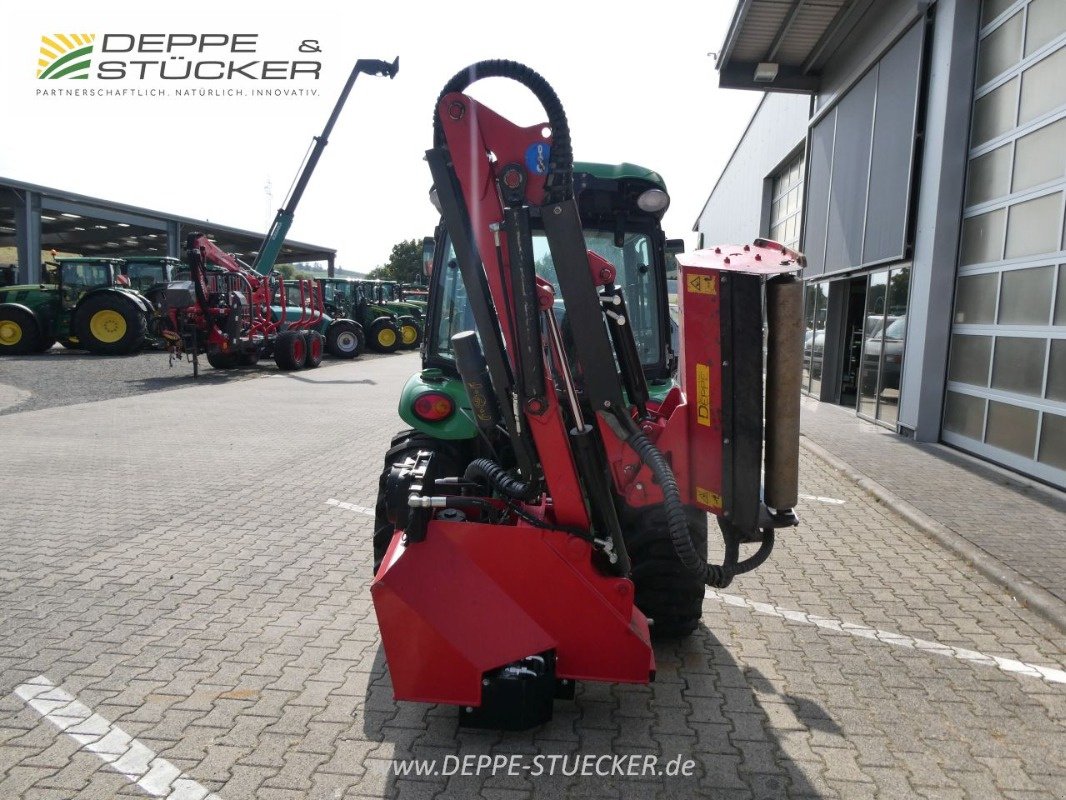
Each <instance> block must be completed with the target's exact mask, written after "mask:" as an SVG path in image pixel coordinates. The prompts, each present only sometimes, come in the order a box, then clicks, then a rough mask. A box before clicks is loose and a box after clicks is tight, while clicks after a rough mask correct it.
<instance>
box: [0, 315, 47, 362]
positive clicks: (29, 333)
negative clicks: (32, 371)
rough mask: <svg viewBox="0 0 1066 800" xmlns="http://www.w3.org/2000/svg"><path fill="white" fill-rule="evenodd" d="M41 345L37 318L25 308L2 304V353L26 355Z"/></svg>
mask: <svg viewBox="0 0 1066 800" xmlns="http://www.w3.org/2000/svg"><path fill="white" fill-rule="evenodd" d="M40 346H41V329H40V326H39V325H38V324H37V318H36V317H34V315H33V314H32V313H30V312H28V311H26V310H25V309H23V308H18V307H16V306H0V355H10V356H24V355H28V354H29V353H36V352H38V351H39V350H40Z"/></svg>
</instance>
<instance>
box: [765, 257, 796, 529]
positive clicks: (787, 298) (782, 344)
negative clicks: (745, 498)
mask: <svg viewBox="0 0 1066 800" xmlns="http://www.w3.org/2000/svg"><path fill="white" fill-rule="evenodd" d="M766 321H767V327H768V336H767V343H766V451H765V453H766V454H765V467H766V477H765V485H764V498H765V503H766V505H768V506H769V507H770V508H772V509H774V510H775V511H777V512H781V511H787V510H789V509H792V508H795V506H796V504H797V503H798V502H799V435H800V388H801V385H802V372H803V281H802V280H800V279H799V278H797V277H796V276H794V275H779V276H777V277H774V278H771V279H769V280H768V281H767V282H766Z"/></svg>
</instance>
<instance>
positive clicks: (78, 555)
mask: <svg viewBox="0 0 1066 800" xmlns="http://www.w3.org/2000/svg"><path fill="white" fill-rule="evenodd" d="M415 366H416V358H415V357H414V356H403V357H393V358H387V359H377V360H373V361H366V362H355V363H351V364H341V365H338V366H335V367H332V368H330V369H328V370H319V371H318V372H317V373H311V374H305V373H300V374H289V375H277V376H274V377H264V378H261V379H258V380H248V381H239V382H235V383H226V384H216V385H209V384H201V385H199V386H195V387H187V388H183V389H180V390H175V391H168V392H158V393H153V394H149V395H144V396H139V397H126V398H119V399H114V400H109V401H105V402H97V403H89V404H83V405H78V406H71V407H68V408H64V409H45V410H38V411H29V412H25V413H18V414H12V415H8V416H5V417H3V418H0V441H2V442H3V443H4V447H3V458H2V459H0V480H2V485H3V487H4V490H3V492H2V494H0V531H2V533H0V798H4V800H7V798H28V799H29V798H33V799H34V800H46V799H48V800H52V799H58V798H112V797H145V796H155V797H169V798H171V800H179V798H184V799H185V800H187V799H188V798H194V799H195V800H202V798H203V797H204V796H205V795H206V794H207V793H208V791H210V792H213V793H217V796H218V797H221V798H225V800H237V799H238V798H257V799H258V798H262V800H289V799H290V798H291V799H292V800H295V799H296V798H317V799H320V800H336V799H337V798H355V797H403V798H408V797H410V798H423V797H426V798H428V797H434V796H436V797H448V798H457V797H484V798H490V799H492V800H512V799H513V800H519V798H525V797H545V798H563V797H570V796H580V797H586V796H587V797H613V798H618V797H642V798H643V797H659V798H670V800H681V798H690V797H691V798H694V797H711V798H716V799H717V798H740V797H745V798H758V799H759V800H762V798H779V797H840V798H849V799H850V798H862V797H879V798H914V797H937V798H1018V799H1020V798H1026V799H1029V798H1055V797H1062V796H1063V793H1064V787H1066V736H1064V735H1063V733H1064V731H1063V725H1064V723H1066V683H1064V682H1063V681H1066V672H1062V671H1061V670H1062V668H1063V666H1064V665H1066V652H1064V647H1063V641H1062V638H1061V636H1059V635H1058V634H1057V633H1056V631H1055V630H1054V629H1053V628H1051V627H1050V625H1049V624H1048V623H1046V622H1044V621H1043V620H1042V619H1040V618H1038V617H1036V616H1034V615H1032V614H1031V613H1030V612H1028V611H1026V610H1024V609H1020V608H1018V607H1017V606H1016V605H1014V604H1012V603H1011V602H1010V601H1009V600H1008V599H1007V598H1005V597H1004V595H1003V593H1002V592H1001V591H999V590H998V589H997V588H996V587H994V586H993V585H991V584H990V583H989V582H988V581H986V580H985V579H984V578H982V577H981V576H980V575H978V574H976V573H975V572H974V571H973V570H971V569H970V568H969V567H967V566H966V565H965V564H963V563H962V562H960V561H959V560H958V559H956V558H955V557H954V556H951V555H950V554H948V553H947V552H946V551H944V550H943V549H941V548H939V547H938V546H936V545H935V544H934V543H932V542H931V541H930V540H929V539H928V538H927V537H926V536H924V535H923V534H920V533H918V532H916V531H915V530H913V529H911V528H909V527H908V526H907V525H906V524H904V523H902V522H901V521H900V520H899V519H898V518H896V517H895V516H893V515H892V514H891V513H890V512H889V511H887V510H886V509H885V508H884V507H883V506H880V505H879V504H877V503H875V502H874V501H873V500H872V499H871V498H870V497H869V495H867V494H866V493H865V492H862V491H860V490H859V489H857V488H856V487H855V486H854V485H853V484H851V483H849V482H847V481H846V480H845V479H843V478H842V477H841V476H840V474H839V473H837V472H835V471H833V470H831V469H829V468H827V467H826V466H825V465H824V464H823V463H822V462H820V461H818V460H815V459H814V458H813V457H811V456H809V455H808V454H805V455H804V459H803V473H802V480H803V488H802V491H803V492H804V494H805V495H807V496H808V501H807V503H806V504H805V506H804V507H803V509H802V513H803V517H804V525H803V526H802V527H801V528H800V529H798V530H797V531H795V532H791V533H789V534H787V535H786V536H785V537H784V538H783V541H782V543H781V545H780V547H779V550H778V551H777V552H776V553H775V555H774V557H773V559H772V560H771V562H770V563H768V564H767V565H766V566H764V567H763V568H762V569H761V570H759V571H758V572H756V573H753V574H752V575H750V576H745V577H743V578H742V579H740V580H739V581H738V582H737V583H736V584H735V585H734V586H732V587H730V589H728V590H726V591H725V592H722V593H712V594H710V595H709V596H708V598H707V600H706V603H705V614H704V622H705V627H704V628H702V629H701V630H700V631H699V633H698V634H697V635H695V636H694V637H692V638H691V639H689V640H688V641H686V642H685V643H683V644H677V645H674V646H668V647H660V648H659V649H658V652H657V659H658V664H659V674H658V680H657V682H656V683H655V684H654V685H652V686H650V687H620V686H602V685H586V686H582V687H581V688H580V690H579V694H578V697H577V699H576V700H575V701H574V702H572V703H559V704H557V708H556V718H555V720H554V721H553V722H552V723H550V724H548V725H546V726H543V727H542V728H540V729H537V730H535V731H531V732H527V733H522V734H493V733H485V732H469V731H458V730H457V729H456V724H455V716H454V713H453V711H452V710H451V709H447V708H439V707H432V706H422V705H415V704H402V705H398V704H396V703H395V702H394V701H393V700H392V698H391V690H390V685H389V678H388V673H387V671H386V668H385V664H384V660H383V655H382V652H381V647H380V642H379V639H378V636H377V628H376V625H375V622H374V617H373V612H372V609H371V606H370V600H369V593H368V585H369V582H370V577H371V575H370V527H371V526H370V523H371V520H370V518H369V517H368V516H367V515H366V514H364V513H363V511H362V509H363V508H365V507H366V506H370V505H372V504H373V500H374V484H375V481H376V476H377V472H378V469H379V463H378V462H379V459H380V456H381V453H382V451H383V450H384V448H385V445H386V442H387V439H388V437H389V435H390V434H391V433H392V432H393V431H394V430H395V429H396V428H398V427H400V426H399V421H398V420H397V419H396V418H395V413H394V404H395V397H396V394H397V390H398V386H399V384H400V382H401V381H402V380H403V379H404V377H405V376H406V375H407V374H409V373H410V372H411V371H412V370H413V369H414V368H415ZM313 384H314V385H313ZM176 420H180V424H179V423H176ZM315 452H319V453H321V454H322V455H321V456H319V457H318V458H317V459H315V460H312V458H311V456H312V454H313V453H315ZM329 500H333V501H334V502H332V503H330V502H327V501H329ZM612 753H625V754H630V753H635V754H639V755H641V756H644V755H654V756H658V757H661V758H662V759H663V760H664V761H669V760H671V759H673V758H675V757H676V756H679V755H680V756H681V757H682V758H683V759H692V760H694V761H695V762H696V763H695V768H694V774H693V775H691V776H688V777H682V776H676V777H666V776H656V775H649V776H645V777H643V778H639V777H618V776H608V777H595V776H590V777H582V776H580V775H574V776H566V775H556V776H554V777H548V776H542V777H533V776H532V775H530V774H529V773H523V774H519V775H517V776H508V775H506V774H500V773H497V774H496V775H488V774H481V775H480V776H477V777H462V776H458V775H453V776H441V775H430V776H419V777H406V778H397V777H396V776H395V775H394V774H391V773H390V772H389V771H388V768H389V765H390V764H391V760H392V759H394V758H397V759H402V758H411V757H417V758H426V759H437V760H438V765H443V764H444V759H446V758H447V757H448V756H452V757H455V756H459V757H462V756H479V755H485V756H503V755H508V754H521V755H524V756H526V757H527V758H532V757H534V756H535V755H537V754H539V755H541V756H553V755H554V756H563V755H565V756H569V757H571V758H572V757H573V756H575V755H582V756H584V755H592V756H599V755H602V754H612ZM107 764H111V766H107ZM571 764H572V762H571Z"/></svg>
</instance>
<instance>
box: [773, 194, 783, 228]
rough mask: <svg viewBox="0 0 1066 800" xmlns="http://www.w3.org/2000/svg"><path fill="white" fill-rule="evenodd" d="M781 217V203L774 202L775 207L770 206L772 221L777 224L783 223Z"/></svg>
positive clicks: (778, 201)
mask: <svg viewBox="0 0 1066 800" xmlns="http://www.w3.org/2000/svg"><path fill="white" fill-rule="evenodd" d="M781 217H782V214H781V201H780V200H774V202H773V205H771V206H770V219H771V220H773V221H774V223H775V224H776V223H778V222H780V221H781Z"/></svg>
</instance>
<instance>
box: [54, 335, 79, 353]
mask: <svg viewBox="0 0 1066 800" xmlns="http://www.w3.org/2000/svg"><path fill="white" fill-rule="evenodd" d="M59 343H60V344H61V345H63V347H64V348H66V349H67V350H81V349H82V347H81V343H80V342H79V341H78V340H77V339H74V338H72V337H68V338H66V339H60V340H59Z"/></svg>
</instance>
